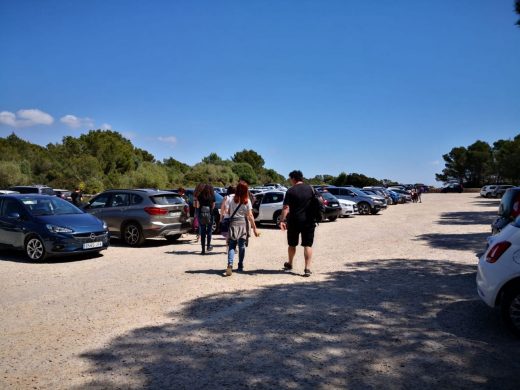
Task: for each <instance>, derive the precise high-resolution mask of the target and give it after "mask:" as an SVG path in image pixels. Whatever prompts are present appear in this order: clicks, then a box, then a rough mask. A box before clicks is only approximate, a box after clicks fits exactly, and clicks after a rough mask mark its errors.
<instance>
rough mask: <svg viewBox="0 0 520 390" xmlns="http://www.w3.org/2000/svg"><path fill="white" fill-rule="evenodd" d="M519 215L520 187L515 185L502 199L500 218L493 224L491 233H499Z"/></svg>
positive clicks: (499, 208)
mask: <svg viewBox="0 0 520 390" xmlns="http://www.w3.org/2000/svg"><path fill="white" fill-rule="evenodd" d="M518 216H520V187H513V188H510V189H508V190H507V191H506V193H505V194H504V196H503V197H502V200H501V201H500V206H499V207H498V218H497V219H496V220H495V222H493V223H492V224H491V233H492V234H497V233H498V232H500V231H501V230H502V229H503V228H504V227H506V226H507V225H509V224H510V223H511V222H513V221H514V220H515V219H516V217H518Z"/></svg>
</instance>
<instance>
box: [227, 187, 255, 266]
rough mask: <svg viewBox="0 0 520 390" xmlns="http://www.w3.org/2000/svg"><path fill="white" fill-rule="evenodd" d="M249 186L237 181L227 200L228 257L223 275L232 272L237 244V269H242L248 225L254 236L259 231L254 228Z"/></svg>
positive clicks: (247, 237)
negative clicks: (231, 194)
mask: <svg viewBox="0 0 520 390" xmlns="http://www.w3.org/2000/svg"><path fill="white" fill-rule="evenodd" d="M248 193H249V188H248V186H247V184H245V183H239V184H238V185H237V189H236V192H235V195H234V196H230V197H229V199H228V201H227V206H226V208H227V213H228V214H229V218H230V220H229V233H228V259H227V268H226V272H225V273H224V276H231V275H232V274H233V262H234V259H235V251H236V249H237V245H238V271H243V270H244V258H245V255H246V246H247V241H248V239H249V233H248V232H249V226H251V228H252V229H253V233H254V235H255V237H259V236H260V233H258V230H257V229H256V224H255V218H254V217H253V212H252V210H253V205H252V204H251V200H250V199H249V196H248Z"/></svg>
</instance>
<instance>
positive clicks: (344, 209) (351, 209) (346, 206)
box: [338, 199, 359, 217]
mask: <svg viewBox="0 0 520 390" xmlns="http://www.w3.org/2000/svg"><path fill="white" fill-rule="evenodd" d="M338 202H339V205H340V206H341V216H342V217H350V216H351V215H356V214H359V212H358V207H357V204H356V202H353V201H351V200H346V199H338Z"/></svg>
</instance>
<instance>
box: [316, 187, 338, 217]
mask: <svg viewBox="0 0 520 390" xmlns="http://www.w3.org/2000/svg"><path fill="white" fill-rule="evenodd" d="M320 195H321V197H322V198H323V204H324V205H325V211H324V212H323V220H325V219H328V220H329V221H330V222H334V221H335V220H336V219H338V217H339V216H340V215H341V205H340V204H339V201H338V198H336V197H335V196H334V195H332V194H331V193H330V192H321V193H320Z"/></svg>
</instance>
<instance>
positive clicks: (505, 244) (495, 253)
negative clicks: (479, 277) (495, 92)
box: [486, 241, 511, 263]
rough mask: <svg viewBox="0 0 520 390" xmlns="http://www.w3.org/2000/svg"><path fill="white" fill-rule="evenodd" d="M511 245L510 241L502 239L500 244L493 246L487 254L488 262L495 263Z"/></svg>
mask: <svg viewBox="0 0 520 390" xmlns="http://www.w3.org/2000/svg"><path fill="white" fill-rule="evenodd" d="M510 246H511V243H510V242H509V241H502V242H499V243H498V244H496V245H494V246H493V248H491V249H490V251H489V252H488V254H487V256H486V261H487V262H488V263H495V262H497V261H498V259H499V258H500V256H502V255H503V254H504V252H505V251H506V250H507V249H508V248H509V247H510Z"/></svg>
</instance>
